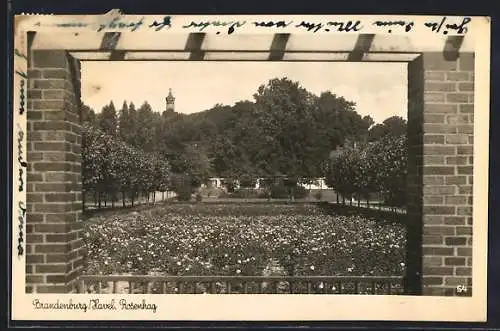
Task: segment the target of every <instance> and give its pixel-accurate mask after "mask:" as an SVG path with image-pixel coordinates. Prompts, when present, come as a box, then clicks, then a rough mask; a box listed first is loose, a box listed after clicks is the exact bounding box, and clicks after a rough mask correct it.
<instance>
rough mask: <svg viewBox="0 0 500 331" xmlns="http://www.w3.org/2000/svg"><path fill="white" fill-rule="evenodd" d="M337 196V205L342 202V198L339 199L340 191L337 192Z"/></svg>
mask: <svg viewBox="0 0 500 331" xmlns="http://www.w3.org/2000/svg"><path fill="white" fill-rule="evenodd" d="M335 196H336V197H337V205H338V204H339V203H340V200H339V193H338V192H335Z"/></svg>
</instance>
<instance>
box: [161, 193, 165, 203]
mask: <svg viewBox="0 0 500 331" xmlns="http://www.w3.org/2000/svg"><path fill="white" fill-rule="evenodd" d="M161 201H165V191H163V192H161Z"/></svg>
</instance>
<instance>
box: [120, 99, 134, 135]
mask: <svg viewBox="0 0 500 331" xmlns="http://www.w3.org/2000/svg"><path fill="white" fill-rule="evenodd" d="M118 123H119V126H118V133H119V137H120V139H121V140H123V141H125V142H127V141H130V136H131V130H132V127H131V125H132V123H131V120H130V116H129V113H128V105H127V102H126V101H123V105H122V109H121V110H120V116H119V118H118Z"/></svg>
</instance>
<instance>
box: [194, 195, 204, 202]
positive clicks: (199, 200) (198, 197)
mask: <svg viewBox="0 0 500 331" xmlns="http://www.w3.org/2000/svg"><path fill="white" fill-rule="evenodd" d="M201 200H203V197H202V196H201V194H200V193H196V202H201Z"/></svg>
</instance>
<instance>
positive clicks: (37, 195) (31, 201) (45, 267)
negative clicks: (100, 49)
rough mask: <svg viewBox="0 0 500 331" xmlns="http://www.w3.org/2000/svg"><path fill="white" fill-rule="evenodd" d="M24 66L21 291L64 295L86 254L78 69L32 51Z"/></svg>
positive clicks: (61, 57)
mask: <svg viewBox="0 0 500 331" xmlns="http://www.w3.org/2000/svg"><path fill="white" fill-rule="evenodd" d="M29 64H30V65H29V69H28V79H29V83H28V112H27V116H28V133H27V140H28V148H27V149H28V151H27V161H28V175H27V176H28V180H27V221H26V291H27V292H36V293H67V292H71V291H72V290H73V285H74V283H75V280H76V278H77V277H78V275H79V273H80V271H81V268H82V265H83V256H84V254H85V248H84V245H83V241H82V239H81V222H80V216H81V210H82V202H81V201H82V197H81V184H80V183H81V126H80V123H79V122H80V116H79V105H80V67H79V62H78V61H77V60H75V59H73V58H71V57H70V56H69V55H68V54H67V53H66V52H65V51H45V50H44V51H33V52H31V53H30V61H29Z"/></svg>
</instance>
